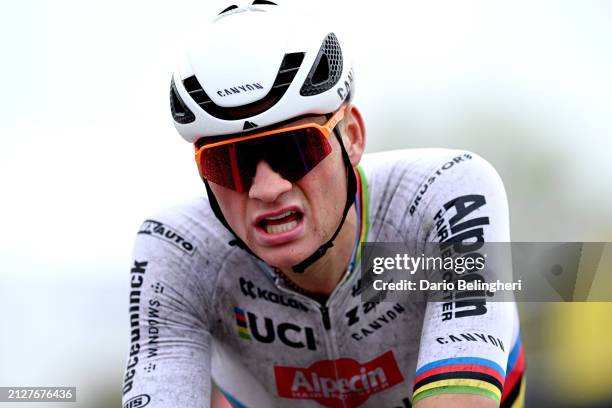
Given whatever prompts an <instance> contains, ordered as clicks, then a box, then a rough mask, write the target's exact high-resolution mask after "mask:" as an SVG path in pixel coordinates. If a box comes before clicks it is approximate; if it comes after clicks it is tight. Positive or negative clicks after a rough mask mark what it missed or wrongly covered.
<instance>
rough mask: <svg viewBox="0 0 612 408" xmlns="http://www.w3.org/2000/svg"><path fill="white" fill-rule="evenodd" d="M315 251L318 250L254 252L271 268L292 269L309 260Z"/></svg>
mask: <svg viewBox="0 0 612 408" xmlns="http://www.w3.org/2000/svg"><path fill="white" fill-rule="evenodd" d="M314 251H316V248H313V249H312V250H311V251H310V252H309V251H304V250H301V251H294V250H292V249H290V248H274V249H271V248H258V250H257V251H256V252H255V251H254V252H255V253H256V254H257V256H259V257H260V258H261V259H263V261H264V262H265V263H267V264H268V265H270V266H274V267H277V268H283V269H284V268H287V269H290V268H291V267H293V266H295V265H297V264H299V263H300V262H302V261H303V260H304V259H306V258H308V257H309V256H310V255H311V254H312V253H313V252H314Z"/></svg>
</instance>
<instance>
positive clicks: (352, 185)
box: [203, 128, 357, 273]
mask: <svg viewBox="0 0 612 408" xmlns="http://www.w3.org/2000/svg"><path fill="white" fill-rule="evenodd" d="M334 134H335V135H336V138H337V139H338V142H339V143H340V149H341V151H342V160H343V162H344V167H345V170H346V176H347V193H346V205H345V206H344V212H343V213H342V219H341V220H340V224H339V225H338V228H336V231H335V232H334V234H333V235H332V237H331V238H330V239H329V240H328V241H327V242H326V243H324V244H323V245H321V246H320V247H319V248H318V249H317V250H316V251H315V252H314V253H313V254H312V255H310V256H309V257H308V258H306V259H304V260H303V261H302V262H300V263H299V264H297V265H294V266H293V267H292V269H293V272H295V273H304V270H305V269H306V268H308V267H309V266H311V265H312V264H313V263H315V262H316V261H318V260H319V259H321V258H322V257H323V256H324V255H325V253H326V252H327V250H328V249H329V248H331V247H333V246H334V244H333V242H334V240H335V239H336V237H337V236H338V234H339V233H340V230H341V229H342V226H343V225H344V221H345V220H346V216H347V215H348V212H349V210H350V209H351V206H352V205H353V203H354V201H355V193H356V192H357V178H356V177H355V171H354V170H353V166H351V161H350V159H349V157H348V153H347V152H346V149H345V148H344V143H342V136H341V135H340V132H338V130H337V128H334ZM203 181H204V185H205V186H206V194H207V195H208V201H209V202H210V207H211V209H212V210H213V213H214V214H215V216H216V217H217V219H218V220H219V221H220V222H221V224H223V226H224V227H225V228H226V229H227V230H228V231H229V232H230V233H231V234H232V235H233V236H234V239H232V240H231V241H229V242H228V244H229V245H231V246H237V247H238V248H241V249H243V250H245V251H246V252H248V253H249V254H250V255H252V256H254V257H255V258H257V259H259V260H262V259H261V258H260V257H259V256H257V255H256V254H255V253H254V252H253V251H251V249H250V248H249V247H248V246H247V245H246V244H245V243H244V241H242V240H241V239H240V238H238V236H237V235H236V233H235V232H234V231H233V230H232V228H231V227H230V225H229V224H228V222H227V220H226V219H225V216H224V215H223V212H221V208H220V207H219V202H218V201H217V198H216V197H215V195H214V193H213V192H212V189H211V188H210V185H209V184H208V181H207V180H206V179H203Z"/></svg>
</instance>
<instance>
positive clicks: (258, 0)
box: [252, 0, 278, 6]
mask: <svg viewBox="0 0 612 408" xmlns="http://www.w3.org/2000/svg"><path fill="white" fill-rule="evenodd" d="M258 4H267V5H269V6H278V4H276V3H274V2H273V1H268V0H254V1H253V3H252V5H253V6H256V5H258Z"/></svg>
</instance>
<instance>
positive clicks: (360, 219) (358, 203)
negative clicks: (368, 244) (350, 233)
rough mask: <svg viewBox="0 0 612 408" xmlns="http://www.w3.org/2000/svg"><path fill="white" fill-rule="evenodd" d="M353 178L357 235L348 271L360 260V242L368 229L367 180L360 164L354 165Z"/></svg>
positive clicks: (351, 270) (363, 239)
mask: <svg viewBox="0 0 612 408" xmlns="http://www.w3.org/2000/svg"><path fill="white" fill-rule="evenodd" d="M355 178H356V179H357V192H356V193H355V209H356V211H357V237H356V239H355V249H354V250H353V256H352V257H351V262H350V263H349V268H348V272H349V274H350V273H352V272H353V270H354V268H355V265H356V264H357V263H358V262H360V260H361V243H362V242H364V241H365V240H366V238H367V237H368V231H369V229H370V214H369V204H370V203H369V200H370V196H369V194H368V181H367V179H366V176H365V173H364V171H363V169H362V168H361V166H360V165H357V167H355Z"/></svg>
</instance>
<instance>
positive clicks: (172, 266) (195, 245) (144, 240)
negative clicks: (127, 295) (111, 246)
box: [133, 197, 234, 282]
mask: <svg viewBox="0 0 612 408" xmlns="http://www.w3.org/2000/svg"><path fill="white" fill-rule="evenodd" d="M231 238H232V237H231V235H230V233H229V232H228V231H227V230H225V228H223V226H222V225H221V223H219V221H218V220H217V219H216V218H215V216H214V214H213V212H212V210H211V208H210V205H209V204H208V200H207V199H206V198H204V197H199V198H194V199H190V200H187V201H184V202H181V203H178V204H175V205H172V206H168V207H166V208H163V209H161V210H159V211H156V212H155V213H153V214H151V215H150V216H148V217H145V219H144V221H143V222H142V224H141V225H140V227H139V228H138V231H137V233H136V239H135V243H134V249H133V257H134V259H135V260H146V261H147V262H148V264H149V265H151V266H152V267H150V269H154V270H155V274H156V275H158V276H159V277H164V278H166V279H172V280H175V279H176V280H180V279H186V278H189V279H190V280H191V279H193V280H196V281H197V280H202V277H203V275H206V277H207V278H208V279H207V281H208V282H211V281H215V280H216V278H215V277H214V276H212V275H214V274H216V273H217V272H216V271H218V270H219V269H220V267H221V265H222V264H223V261H224V259H225V257H226V255H227V253H229V252H230V251H232V250H233V249H234V248H232V247H230V246H229V245H228V241H229V240H230V239H231ZM152 273H153V271H152ZM210 278H212V280H211V279H210Z"/></svg>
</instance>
